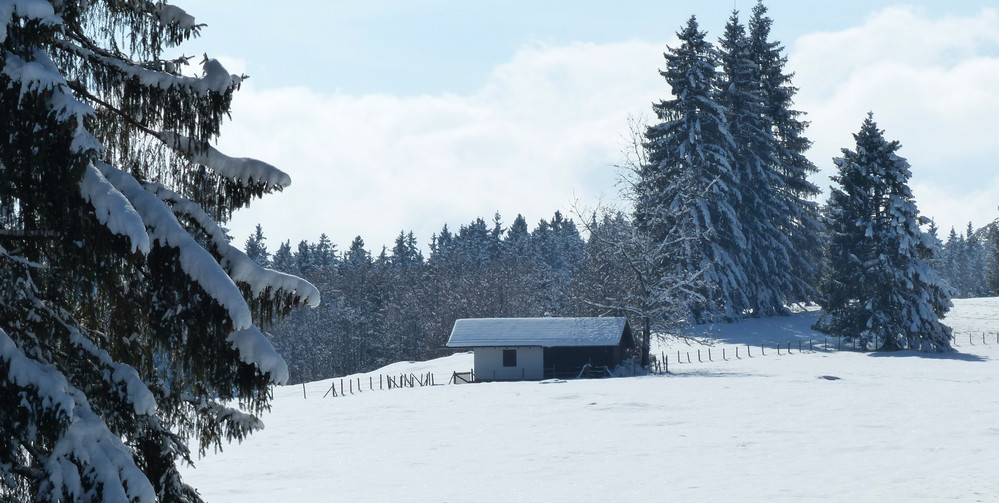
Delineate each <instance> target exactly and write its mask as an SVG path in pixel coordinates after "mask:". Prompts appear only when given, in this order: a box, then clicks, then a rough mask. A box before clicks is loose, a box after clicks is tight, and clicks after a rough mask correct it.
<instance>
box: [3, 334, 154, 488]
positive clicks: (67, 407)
mask: <svg viewBox="0 0 999 503" xmlns="http://www.w3.org/2000/svg"><path fill="white" fill-rule="evenodd" d="M0 361H2V362H4V363H5V365H6V366H7V367H8V369H9V370H8V372H7V375H6V376H4V377H6V379H7V380H8V381H9V382H10V384H11V385H13V386H16V387H18V388H21V389H23V390H31V393H25V394H24V395H23V396H24V397H25V398H24V400H25V402H24V403H25V404H29V406H31V407H39V408H41V409H42V410H43V411H44V410H48V411H50V412H51V413H54V414H55V416H56V417H58V418H60V420H61V421H63V422H65V423H66V428H65V430H64V431H62V433H61V435H59V437H58V438H57V439H56V441H55V443H54V444H53V446H52V451H51V454H48V455H43V454H41V453H40V452H37V451H36V452H35V457H36V458H37V461H38V463H39V464H40V465H41V466H43V467H44V471H45V473H46V475H47V477H46V483H45V484H43V486H42V488H41V489H42V490H43V491H45V492H47V493H49V495H50V496H51V497H52V499H53V500H59V499H60V496H61V495H67V496H69V497H70V498H71V499H74V500H79V499H84V487H85V485H84V483H83V482H84V481H87V482H89V483H88V484H86V486H89V487H92V486H97V485H100V486H102V487H103V493H102V497H103V500H104V501H113V502H122V503H127V502H135V501H141V502H150V503H152V502H154V501H156V493H155V491H154V489H153V487H152V485H151V484H150V483H149V480H148V479H147V478H146V476H145V475H144V474H143V473H142V470H140V469H139V468H138V467H137V466H136V465H135V461H134V459H133V458H132V453H131V451H130V450H129V449H128V448H127V447H125V445H124V444H122V442H121V439H120V438H119V437H118V435H115V434H114V433H112V432H111V431H110V430H109V429H108V427H107V425H106V424H105V423H104V421H103V420H101V418H100V417H98V416H97V415H96V414H95V413H94V412H93V410H92V409H91V408H90V405H89V403H88V401H87V398H86V396H84V394H83V393H82V392H81V391H80V390H78V389H77V388H75V387H74V386H73V385H71V384H70V383H69V381H68V380H67V379H66V377H65V376H64V375H63V374H62V373H61V372H59V371H58V370H57V369H56V368H55V367H54V366H52V365H50V364H47V363H44V362H40V361H37V360H35V359H33V358H29V357H27V356H26V355H25V354H24V353H23V352H22V351H21V350H20V349H19V348H18V347H17V344H16V343H15V342H14V341H13V340H12V339H11V338H10V337H9V336H8V335H7V333H6V332H4V331H3V330H0ZM23 405H24V404H22V406H23ZM81 460H85V464H83V463H81Z"/></svg>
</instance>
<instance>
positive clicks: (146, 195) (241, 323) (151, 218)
mask: <svg viewBox="0 0 999 503" xmlns="http://www.w3.org/2000/svg"><path fill="white" fill-rule="evenodd" d="M95 166H96V167H97V169H98V170H100V172H101V174H103V175H104V177H105V178H106V179H107V180H108V181H109V182H110V183H111V185H113V186H114V187H115V189H117V190H118V191H119V192H121V194H122V195H124V196H125V198H126V199H128V202H129V203H130V204H131V205H132V207H133V208H135V210H136V211H137V212H138V213H139V215H140V216H141V217H142V222H143V224H144V225H145V226H146V228H147V229H148V233H149V236H150V238H151V239H152V240H153V241H159V242H160V244H161V245H163V246H170V247H174V248H177V250H178V252H179V255H180V266H181V268H182V269H183V270H184V272H185V273H186V274H187V275H188V276H189V277H190V278H191V279H192V280H194V282H196V283H197V284H198V285H200V286H201V288H203V289H204V290H205V292H207V293H208V295H210V296H211V297H212V298H213V299H215V300H216V301H217V302H218V303H219V305H221V306H222V307H223V308H224V309H226V311H227V312H228V313H229V318H230V319H231V320H232V323H233V330H242V329H246V328H249V327H250V326H251V325H253V319H252V316H251V314H250V308H249V306H248V305H247V304H246V300H245V299H244V298H243V295H242V293H240V291H239V288H237V287H236V284H235V283H233V280H232V279H231V278H230V277H229V275H228V274H226V272H225V271H224V270H223V269H222V267H221V266H219V264H218V262H216V261H215V258H214V257H212V255H211V254H210V253H208V251H207V250H205V249H204V248H202V247H201V245H200V244H198V243H197V241H195V240H194V238H192V237H191V235H190V234H189V233H188V232H187V230H186V229H184V227H183V226H182V225H181V224H180V222H178V221H177V218H176V217H175V216H174V214H173V211H172V210H171V209H170V208H169V207H168V206H167V205H166V204H164V203H163V201H161V200H160V199H159V198H158V197H156V196H155V195H153V194H152V193H150V192H149V191H147V190H146V189H145V188H143V186H142V185H141V184H139V182H138V180H136V179H135V178H133V177H132V175H130V174H128V173H125V172H124V171H121V170H119V169H117V168H115V167H114V166H111V165H109V164H106V163H102V162H98V163H95Z"/></svg>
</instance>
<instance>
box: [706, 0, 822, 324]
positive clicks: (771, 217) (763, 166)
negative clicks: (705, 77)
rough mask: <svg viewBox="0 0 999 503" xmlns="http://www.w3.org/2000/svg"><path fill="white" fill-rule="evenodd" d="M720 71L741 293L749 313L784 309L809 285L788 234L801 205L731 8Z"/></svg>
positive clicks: (743, 33)
mask: <svg viewBox="0 0 999 503" xmlns="http://www.w3.org/2000/svg"><path fill="white" fill-rule="evenodd" d="M718 45H719V52H720V54H721V68H722V73H721V77H720V78H719V86H718V87H719V90H718V102H719V104H720V105H721V106H723V107H724V108H725V113H726V117H727V119H728V120H727V123H728V130H729V132H730V134H731V135H732V139H733V140H734V143H735V148H734V150H733V157H734V162H733V164H732V166H733V167H734V169H735V171H736V173H737V175H738V179H739V183H738V185H737V189H738V191H739V194H740V197H739V201H738V205H737V206H736V211H737V212H738V217H739V222H740V224H741V225H742V232H743V235H745V237H746V249H745V252H744V253H742V254H740V255H739V257H740V258H741V259H742V260H743V263H742V264H740V265H741V268H742V270H743V271H744V273H745V274H746V282H745V287H744V288H745V295H746V297H747V298H748V300H749V306H748V307H749V310H750V312H751V313H752V314H753V315H754V316H772V315H775V314H786V313H787V312H788V310H787V305H788V304H790V303H791V302H794V301H797V300H801V299H802V295H803V294H805V293H809V292H811V287H810V286H809V284H808V282H807V281H805V280H804V279H803V278H800V277H798V276H797V274H796V273H797V272H800V267H796V265H797V263H798V262H801V261H802V257H801V256H799V255H798V254H797V251H796V250H795V249H794V244H793V243H792V242H791V240H790V236H789V235H788V233H787V232H786V231H787V228H788V223H789V219H788V215H790V214H795V213H800V208H799V207H797V206H796V205H795V204H794V202H793V201H790V200H789V199H788V198H787V197H785V196H786V191H785V189H784V180H783V174H782V173H783V171H782V170H781V169H780V167H779V162H780V161H779V160H778V158H777V154H776V153H777V151H778V150H779V149H780V148H781V147H780V146H779V145H778V144H777V139H776V137H775V136H774V135H773V133H772V128H771V121H770V119H769V118H768V116H767V115H766V114H765V113H764V104H763V102H762V99H761V97H760V90H759V87H760V86H759V83H758V82H757V80H755V79H756V77H757V75H758V73H757V71H756V65H755V63H754V62H753V60H752V59H751V58H750V50H749V49H750V46H749V40H748V39H747V38H746V30H745V27H744V26H743V25H742V23H740V21H739V17H738V12H737V11H736V12H733V13H732V16H731V17H730V18H729V21H728V23H727V24H726V26H725V33H724V35H723V36H722V38H721V40H719V44H718Z"/></svg>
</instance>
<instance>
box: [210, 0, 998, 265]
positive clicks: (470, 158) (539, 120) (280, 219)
mask: <svg viewBox="0 0 999 503" xmlns="http://www.w3.org/2000/svg"><path fill="white" fill-rule="evenodd" d="M778 21H779V20H778ZM787 46H788V47H789V49H790V51H791V52H790V54H789V57H790V62H789V68H790V69H791V70H793V71H795V72H796V76H795V79H794V84H795V85H796V86H797V87H798V88H799V89H800V92H799V94H798V97H797V104H796V108H798V109H800V110H804V111H806V112H808V116H807V119H808V120H809V121H811V127H810V128H809V130H808V131H807V135H808V137H809V138H811V139H812V140H813V141H814V146H813V148H812V150H811V151H810V153H809V155H810V158H811V159H812V160H813V161H814V162H815V163H816V164H817V165H818V166H819V167H820V168H821V169H822V172H820V173H819V174H817V175H816V176H815V178H813V181H814V182H815V183H816V184H818V185H819V186H820V187H822V188H823V189H824V188H826V187H827V186H828V185H829V184H830V181H829V179H828V176H829V175H831V174H832V162H831V160H830V159H831V158H832V157H834V156H837V155H839V150H840V148H843V147H852V146H853V138H852V136H851V135H852V133H854V132H856V131H857V130H858V129H859V127H860V123H861V122H862V120H863V118H864V116H865V114H866V113H867V112H868V111H874V113H875V119H876V120H877V121H878V123H879V125H880V126H881V127H882V128H883V129H885V130H886V135H887V136H888V137H889V139H897V140H899V141H900V142H901V143H902V146H903V148H902V151H901V154H902V155H903V156H905V157H906V158H908V159H909V161H910V163H911V164H912V171H913V179H912V187H913V190H914V191H915V194H916V197H917V201H918V202H919V206H920V209H921V211H922V212H923V214H925V215H927V216H931V217H935V218H936V220H937V222H938V224H939V225H940V227H941V228H944V229H949V227H950V226H951V225H953V226H956V227H958V228H959V229H961V228H963V227H964V225H966V223H967V222H968V221H969V220H971V221H974V222H975V223H976V224H977V225H981V224H984V223H986V222H988V221H991V220H992V219H994V218H995V217H996V215H997V210H996V205H997V204H999V170H997V169H996V167H997V166H996V164H997V161H996V159H997V158H999V141H997V140H999V120H996V119H995V118H996V117H999V92H997V91H996V88H995V84H994V83H995V82H999V13H997V11H996V10H984V11H982V12H981V13H980V14H979V15H977V16H974V17H964V18H962V17H946V18H930V17H928V16H926V15H925V14H923V13H921V12H920V11H918V10H915V9H913V8H889V9H885V10H882V11H879V12H877V13H875V14H872V15H871V16H869V17H868V18H867V19H866V21H865V23H864V24H863V25H861V26H858V27H854V28H850V29H848V30H844V31H840V32H835V33H813V34H811V35H808V36H805V37H802V38H800V39H799V40H797V41H794V42H792V43H788V44H787ZM663 50H665V43H662V42H643V41H630V42H622V43H614V44H599V45H598V44H588V43H576V44H571V45H568V46H547V45H541V44H538V45H533V46H529V47H524V48H521V50H519V51H518V52H517V53H516V54H514V55H513V56H512V58H511V59H510V61H508V62H506V63H504V64H502V65H499V66H498V67H496V68H495V70H494V71H493V72H492V74H491V75H490V77H489V79H488V80H487V82H485V83H484V84H483V86H482V87H481V89H480V90H479V91H477V92H476V93H474V94H472V95H467V96H458V95H450V94H449V95H439V96H416V97H398V96H393V95H387V94H370V95H361V96H358V95H349V94H343V93H334V94H322V93H318V92H315V91H312V90H309V89H307V88H285V89H268V90H258V89H255V88H254V85H253V80H252V79H250V80H249V81H247V84H246V86H245V87H244V89H243V90H242V91H241V92H239V93H238V94H237V98H236V101H235V102H234V111H233V119H234V122H233V123H231V124H228V125H227V126H226V128H225V129H224V131H223V137H222V141H221V147H223V148H224V149H225V150H226V151H227V152H229V153H230V155H249V156H254V157H258V158H260V159H262V160H265V161H268V162H271V163H273V164H275V165H278V166H279V167H280V168H282V169H284V170H285V171H288V172H289V173H290V174H291V175H292V179H293V184H292V186H291V187H290V188H289V189H288V190H286V191H285V192H284V193H282V194H277V195H271V196H268V197H265V198H264V199H262V200H260V201H257V202H255V203H254V204H253V206H252V207H251V208H250V209H249V210H242V211H241V212H239V213H237V215H236V217H235V219H234V220H233V222H231V227H232V229H233V232H234V234H235V235H236V238H237V240H239V241H240V244H241V242H242V240H245V237H246V236H247V235H248V234H249V233H250V231H251V230H252V228H253V226H254V225H255V224H256V223H257V222H260V223H262V224H263V226H264V233H265V235H266V236H268V238H269V241H268V245H269V247H270V249H271V250H274V249H276V248H277V246H278V244H279V242H280V241H284V240H285V239H291V240H292V241H293V244H295V243H297V241H299V240H301V239H307V240H310V241H314V240H316V239H317V238H318V236H319V234H320V233H322V232H325V233H327V234H328V235H329V236H330V237H331V239H333V241H334V242H336V243H338V244H339V245H340V246H341V247H343V246H345V245H346V244H347V243H348V242H349V241H350V240H351V239H352V238H353V237H354V236H356V235H361V236H362V237H363V238H364V239H365V241H366V242H367V244H368V246H369V248H370V249H373V251H374V252H376V253H377V252H378V251H379V250H380V247H381V245H383V244H384V245H391V243H392V240H393V239H394V237H395V236H396V235H397V234H398V233H399V231H401V230H406V231H409V230H412V231H414V232H415V234H416V236H417V238H418V239H419V241H420V242H421V243H422V244H424V245H426V244H427V242H428V241H429V239H430V236H431V234H433V233H435V232H437V231H438V230H439V229H440V227H441V226H442V225H443V224H444V223H447V224H448V225H449V227H451V228H452V229H454V230H456V229H457V227H458V226H459V225H462V224H465V223H468V222H469V221H471V220H472V219H474V218H476V217H480V216H481V217H483V218H486V219H490V218H491V217H492V215H493V213H494V212H496V211H499V212H500V213H501V214H502V216H503V219H504V222H505V223H506V224H509V223H510V222H512V220H513V218H514V217H515V216H516V214H517V213H523V214H524V215H525V217H527V219H528V222H529V223H530V225H532V226H533V225H534V224H535V223H536V222H537V221H538V220H539V219H541V218H550V217H551V215H552V213H553V212H554V211H555V210H556V209H561V210H563V211H565V210H566V209H567V208H568V207H569V206H570V205H571V203H572V201H573V200H574V199H575V198H579V199H581V200H582V202H583V203H584V205H585V204H592V203H594V202H595V201H596V200H597V199H598V198H600V197H601V196H602V197H603V199H604V200H608V199H610V200H613V199H615V198H616V195H617V188H616V187H615V181H616V173H615V170H614V169H613V168H612V167H611V166H612V164H614V163H617V162H619V161H620V160H621V159H620V157H621V155H620V150H621V147H622V143H623V137H624V135H625V134H626V131H627V117H628V116H629V114H643V113H644V114H648V113H649V112H650V110H651V109H650V104H651V103H652V102H653V101H655V100H659V99H662V98H665V97H667V96H668V89H666V86H665V83H664V81H663V79H662V78H661V77H660V76H659V74H658V72H657V69H659V68H661V67H662V66H663V65H664V60H663V58H662V52H663ZM248 73H251V74H252V68H251V69H248ZM330 78H331V79H335V78H336V77H335V76H331V77H330Z"/></svg>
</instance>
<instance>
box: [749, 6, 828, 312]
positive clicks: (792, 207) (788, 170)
mask: <svg viewBox="0 0 999 503" xmlns="http://www.w3.org/2000/svg"><path fill="white" fill-rule="evenodd" d="M772 25H773V20H772V19H770V17H768V16H767V8H766V6H764V5H763V1H762V0H759V1H758V2H757V4H756V6H755V7H753V15H752V17H751V18H750V20H749V34H748V45H749V47H748V51H749V58H750V59H751V60H752V61H753V63H754V64H755V69H756V73H755V75H754V77H753V79H752V80H753V81H754V82H756V83H757V85H758V87H759V97H760V99H761V103H762V105H763V118H764V120H765V121H766V122H767V123H768V124H769V127H770V129H771V132H772V137H773V139H774V140H775V141H776V148H775V150H774V152H773V153H774V155H775V156H776V162H775V163H774V164H773V165H772V167H773V168H775V174H776V176H777V181H775V182H774V189H776V191H777V197H778V198H779V199H780V200H781V201H783V204H782V205H781V207H782V208H783V211H782V212H781V213H780V214H779V215H778V216H777V218H776V219H775V220H774V221H773V225H775V226H776V227H777V228H778V229H780V230H781V231H782V233H783V235H784V240H786V241H788V242H790V243H791V245H790V246H789V247H788V248H786V251H787V254H788V256H787V257H786V258H785V259H784V260H785V261H787V262H788V265H789V267H790V270H789V272H788V273H787V276H788V277H789V278H788V279H789V282H788V283H787V288H788V290H787V292H788V294H789V295H790V300H792V301H794V302H808V301H811V300H814V298H815V278H817V277H818V270H817V268H816V267H815V264H818V263H820V262H821V260H820V259H821V256H822V241H821V240H820V237H819V236H821V227H820V223H819V210H818V204H817V203H815V201H814V198H815V197H816V196H818V195H819V192H820V190H819V188H818V187H817V186H816V185H815V184H813V183H811V182H810V181H808V177H809V175H811V174H813V173H816V172H818V168H817V167H816V166H815V165H814V164H813V163H812V162H811V161H809V160H808V158H807V157H806V156H805V152H807V151H808V149H809V148H810V147H811V144H812V142H811V141H810V140H809V139H808V138H807V137H805V129H807V127H808V123H807V122H806V121H804V120H802V117H803V116H804V115H805V114H804V112H801V111H798V110H794V109H793V108H792V107H793V106H794V95H795V94H797V92H798V90H797V88H795V87H794V86H793V85H792V83H791V78H792V77H793V74H791V73H787V72H785V70H784V68H785V66H786V65H787V57H786V56H784V55H783V52H784V48H783V47H782V46H781V45H780V42H777V41H771V40H770V30H771V27H772Z"/></svg>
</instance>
